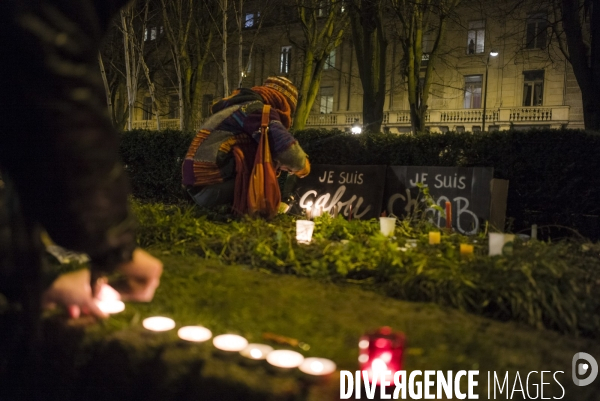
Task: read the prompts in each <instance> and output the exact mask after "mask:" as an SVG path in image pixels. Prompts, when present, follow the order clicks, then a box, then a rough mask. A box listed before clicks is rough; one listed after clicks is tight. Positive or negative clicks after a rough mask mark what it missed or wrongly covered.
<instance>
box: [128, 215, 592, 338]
mask: <svg viewBox="0 0 600 401" xmlns="http://www.w3.org/2000/svg"><path fill="white" fill-rule="evenodd" d="M135 210H136V213H137V215H138V217H139V219H140V225H141V228H140V234H139V241H140V244H141V245H142V246H143V247H149V246H153V247H158V249H161V250H168V252H170V253H172V254H195V255H200V256H202V257H204V258H206V259H209V260H212V259H215V260H219V261H221V262H223V263H224V264H241V265H246V266H249V267H251V268H254V269H257V270H266V271H269V272H273V273H284V274H293V275H297V276H303V277H311V278H316V279H321V280H327V281H331V282H334V283H348V282H353V283H360V284H361V285H363V286H364V287H365V288H369V289H372V290H374V291H376V292H378V293H380V294H384V295H388V296H391V297H394V298H398V299H405V300H411V301H425V302H435V303H437V304H440V305H444V306H452V307H455V308H457V309H460V310H463V311H467V312H471V313H475V314H479V315H483V316H488V317H493V318H496V319H499V320H514V321H519V322H523V323H526V324H529V325H531V326H533V327H538V328H541V327H546V328H551V329H555V330H558V331H560V332H563V333H570V334H583V335H586V336H590V337H600V313H599V312H600V300H599V299H598V297H597V296H596V297H595V296H593V294H594V293H597V292H598V289H599V288H600V268H599V267H598V255H599V254H600V244H597V243H596V244H594V243H583V242H575V241H561V242H558V243H545V242H540V241H529V242H522V241H519V240H517V241H516V243H515V247H514V255H512V256H495V257H489V256H488V255H487V253H488V249H487V237H486V236H485V234H481V235H478V236H475V237H466V236H463V235H459V234H456V233H453V234H447V233H443V235H442V243H441V244H440V245H435V246H432V245H429V244H428V239H427V233H428V232H429V230H432V229H434V228H433V227H432V226H431V225H429V224H428V223H426V222H423V221H421V222H416V223H414V222H413V223H408V222H401V223H400V224H399V225H398V226H397V230H396V238H393V239H390V238H386V237H384V236H382V235H381V234H380V233H379V224H378V222H377V221H375V220H370V221H352V222H347V221H346V220H344V219H342V218H341V217H338V218H337V219H331V218H329V217H321V218H318V219H316V226H315V233H314V236H313V237H314V239H313V241H312V243H311V244H310V245H299V244H297V243H296V240H295V223H294V221H295V218H294V217H292V216H286V215H283V216H282V215H280V216H278V217H277V218H275V219H274V220H272V221H269V222H266V221H264V220H261V219H247V218H246V219H232V218H231V216H226V215H222V214H216V215H212V216H209V217H210V218H207V215H204V214H202V213H201V212H199V211H198V210H197V209H196V208H185V207H183V208H181V207H177V206H165V205H160V204H136V206H135ZM409 238H414V239H417V240H418V247H417V248H416V249H408V250H407V249H405V245H406V240H407V239H409ZM460 243H471V244H473V245H474V246H475V255H474V257H473V258H465V257H462V256H461V255H460V254H459V251H458V247H459V244H460Z"/></svg>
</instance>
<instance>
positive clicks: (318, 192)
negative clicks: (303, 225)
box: [292, 164, 386, 220]
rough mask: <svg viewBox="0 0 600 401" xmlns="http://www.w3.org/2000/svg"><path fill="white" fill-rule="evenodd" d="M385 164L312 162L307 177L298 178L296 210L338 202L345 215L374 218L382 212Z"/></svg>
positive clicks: (295, 194) (327, 206) (295, 191)
mask: <svg viewBox="0 0 600 401" xmlns="http://www.w3.org/2000/svg"><path fill="white" fill-rule="evenodd" d="M385 174H386V166H338V165H328V164H320V165H312V166H311V172H310V174H309V175H308V177H306V178H303V179H298V180H296V183H295V188H294V190H293V196H294V208H293V210H292V212H293V213H297V214H298V213H300V212H301V211H302V209H306V208H308V207H313V208H319V207H321V208H322V210H323V211H330V210H331V208H332V207H333V206H335V205H337V206H338V211H339V213H341V214H342V215H343V216H348V215H349V213H350V210H352V218H356V219H363V220H366V219H371V218H377V217H379V216H380V215H381V208H382V205H383V191H384V186H385Z"/></svg>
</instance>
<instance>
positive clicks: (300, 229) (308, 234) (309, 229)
mask: <svg viewBox="0 0 600 401" xmlns="http://www.w3.org/2000/svg"><path fill="white" fill-rule="evenodd" d="M314 229H315V223H314V222H312V221H309V220H296V241H298V242H300V243H309V242H310V241H311V239H312V235H313V231H314Z"/></svg>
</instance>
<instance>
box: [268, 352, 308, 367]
mask: <svg viewBox="0 0 600 401" xmlns="http://www.w3.org/2000/svg"><path fill="white" fill-rule="evenodd" d="M303 361H304V357H303V356H302V355H301V354H299V353H298V352H296V351H288V350H277V351H273V352H271V353H269V355H267V362H269V364H270V365H272V366H274V367H277V368H281V369H291V368H297V367H298V366H300V364H301V363H302V362H303Z"/></svg>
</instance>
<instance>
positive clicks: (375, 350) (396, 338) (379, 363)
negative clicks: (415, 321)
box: [358, 327, 405, 384]
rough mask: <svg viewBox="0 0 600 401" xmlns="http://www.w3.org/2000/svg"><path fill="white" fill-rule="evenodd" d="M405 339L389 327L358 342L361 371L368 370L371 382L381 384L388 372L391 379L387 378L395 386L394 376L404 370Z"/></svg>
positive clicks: (363, 337) (366, 335)
mask: <svg viewBox="0 0 600 401" xmlns="http://www.w3.org/2000/svg"><path fill="white" fill-rule="evenodd" d="M404 344H405V337H404V334H402V333H394V332H392V329H391V328H389V327H382V328H380V329H379V330H376V331H374V332H370V333H366V334H365V335H364V336H362V337H361V338H360V341H359V342H358V351H359V357H358V362H359V363H360V370H366V371H367V372H368V375H369V381H371V382H372V383H373V382H374V383H381V381H382V380H381V379H382V378H383V377H382V376H383V375H385V372H386V371H390V372H391V377H385V379H386V380H388V381H390V379H391V383H392V384H393V382H394V381H393V376H394V373H396V372H397V371H399V370H402V358H403V355H404Z"/></svg>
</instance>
